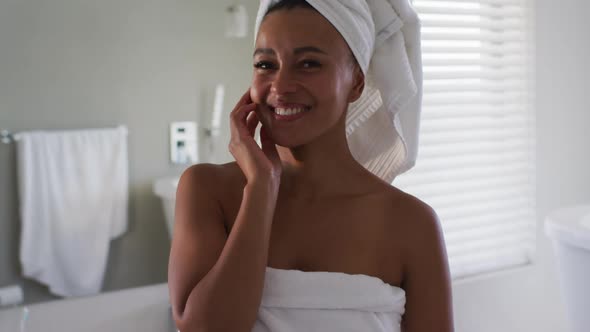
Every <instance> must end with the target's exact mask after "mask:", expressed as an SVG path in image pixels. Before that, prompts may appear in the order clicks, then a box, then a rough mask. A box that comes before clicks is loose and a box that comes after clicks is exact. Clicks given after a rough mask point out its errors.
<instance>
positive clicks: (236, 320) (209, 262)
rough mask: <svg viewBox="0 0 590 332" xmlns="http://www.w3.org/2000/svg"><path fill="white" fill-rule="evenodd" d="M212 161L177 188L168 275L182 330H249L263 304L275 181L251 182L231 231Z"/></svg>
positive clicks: (188, 174)
mask: <svg viewBox="0 0 590 332" xmlns="http://www.w3.org/2000/svg"><path fill="white" fill-rule="evenodd" d="M212 167H215V166H212V165H206V164H200V165H195V166H193V167H191V168H190V169H188V170H187V171H185V172H184V173H183V175H182V177H181V179H180V182H179V186H178V190H177V203H176V218H175V225H174V234H173V241H172V249H171V253H170V261H169V268H168V277H169V278H168V281H169V289H170V300H171V303H172V308H173V316H174V320H175V322H176V325H177V327H178V328H179V329H180V330H181V331H182V332H191V331H232V332H233V331H250V330H251V329H252V326H253V325H254V322H255V320H256V316H257V313H258V308H259V306H260V301H261V296H262V287H263V284H264V273H265V268H266V265H267V258H268V246H269V240H270V230H271V223H272V218H273V215H274V208H275V204H276V197H277V192H276V189H275V188H276V187H277V186H275V185H272V184H269V183H266V182H265V181H260V182H253V183H250V184H247V185H246V186H245V188H244V194H243V199H242V204H241V206H240V210H239V213H238V215H237V218H236V221H235V223H234V226H233V229H232V231H231V233H230V234H229V236H226V231H225V228H224V223H223V215H222V213H221V207H220V205H219V202H218V201H217V199H216V198H215V197H214V195H213V194H212V193H213V192H214V191H215V190H214V189H213V188H215V186H218V185H219V183H216V181H215V179H216V177H215V174H214V169H213V168H212Z"/></svg>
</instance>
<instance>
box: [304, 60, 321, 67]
mask: <svg viewBox="0 0 590 332" xmlns="http://www.w3.org/2000/svg"><path fill="white" fill-rule="evenodd" d="M301 63H302V64H303V67H304V68H315V67H320V66H321V64H320V63H319V62H317V61H313V60H304V61H302V62H301Z"/></svg>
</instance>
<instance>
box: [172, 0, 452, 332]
mask: <svg viewBox="0 0 590 332" xmlns="http://www.w3.org/2000/svg"><path fill="white" fill-rule="evenodd" d="M318 1H322V0H314V1H311V0H310V1H309V3H308V2H306V1H303V0H283V1H274V3H273V4H272V5H271V4H269V1H262V5H261V13H262V14H263V15H262V16H260V17H263V20H261V21H259V23H260V22H261V23H260V24H259V26H258V34H257V38H256V45H255V52H254V72H253V79H252V84H251V87H250V88H249V89H248V91H246V93H245V94H244V95H243V96H242V98H241V99H240V101H239V102H238V103H237V105H236V106H235V108H234V110H233V111H232V112H231V116H230V125H231V141H230V144H229V150H230V152H231V153H232V155H233V156H234V158H235V159H236V162H233V163H228V164H224V165H211V164H199V165H194V166H193V167H191V168H189V169H188V170H186V171H185V172H184V173H183V175H182V177H181V180H180V183H179V186H178V191H177V205H176V220H175V226H174V236H173V239H174V240H173V243H172V250H171V254H170V264H169V288H170V300H171V303H172V307H173V316H174V319H175V322H176V324H177V326H178V327H179V329H180V331H182V332H190V331H345V330H346V331H404V332H427V331H428V332H430V331H438V332H449V331H452V330H453V320H452V303H451V288H450V277H449V271H448V266H447V257H446V251H445V247H444V240H443V236H442V232H441V230H440V226H439V221H438V219H437V216H436V214H435V212H434V211H433V210H432V209H431V208H430V207H429V206H428V205H426V204H425V203H423V202H421V201H420V200H419V199H417V198H415V197H413V196H411V195H409V194H406V193H404V192H402V191H401V190H398V189H396V188H395V187H393V186H392V185H391V184H390V183H389V182H388V181H384V180H383V179H382V178H380V177H379V176H376V175H375V174H373V173H372V172H371V171H369V170H368V169H367V168H365V167H364V166H363V165H361V164H360V163H359V162H358V161H357V160H356V159H355V156H354V155H353V153H352V152H351V148H350V146H349V142H347V134H346V130H347V125H346V122H347V121H346V118H347V109H348V108H349V104H352V103H355V102H357V101H358V100H359V98H360V97H361V95H363V91H364V90H365V89H366V77H365V72H367V66H368V61H367V59H366V58H361V57H360V56H357V54H354V53H355V51H356V48H354V49H351V47H350V46H351V43H347V40H345V39H344V38H343V34H342V30H340V31H339V30H338V29H337V28H336V27H335V26H334V25H332V24H331V23H330V21H329V20H327V19H326V17H325V16H324V15H322V13H320V12H319V11H318V10H317V8H319V7H318V6H319V5H318V3H319V2H318ZM376 1H383V2H385V0H374V1H368V2H367V3H369V4H370V3H371V2H376ZM404 1H405V0H404ZM271 2H272V1H271ZM312 2H313V3H314V4H316V5H315V7H314V6H312V5H310V3H312ZM336 2H341V3H343V4H344V3H346V2H347V1H346V0H338V1H336V0H333V1H332V4H334V3H336ZM361 2H362V3H363V5H362V7H359V8H360V9H359V10H364V12H365V14H370V12H369V11H368V9H369V7H367V6H368V5H367V4H366V3H364V1H359V0H349V1H348V5H349V7H350V6H356V5H358V4H359V3H361ZM265 3H266V5H265ZM326 3H328V2H325V1H324V4H326ZM265 6H266V7H265ZM342 6H344V5H342ZM349 7H347V9H343V10H349V9H348V8H349ZM343 8H344V7H343ZM371 9H374V8H371ZM355 10H356V9H355ZM375 12H376V11H373V13H375ZM353 13H354V12H353ZM259 15H260V14H259ZM365 16H366V15H365ZM371 24H373V23H371ZM367 26H368V27H371V25H367ZM356 53H358V52H356ZM361 62H362V66H361V65H360V64H359V63H361ZM382 94H383V92H382ZM384 98H385V97H384ZM287 112H288V113H293V114H291V115H284V114H285V113H287ZM259 123H260V124H261V129H260V138H261V145H262V146H261V147H259V146H258V144H257V143H256V141H255V140H254V139H253V137H254V133H255V130H256V127H257V126H258V124H259ZM375 139H378V138H375ZM365 287H366V288H365ZM372 292H375V293H372ZM314 295H317V296H316V297H314ZM382 295H383V296H382ZM357 299H358V301H357ZM377 299H378V300H377ZM339 301H340V302H339ZM363 301H365V302H364V304H359V303H357V302H363ZM374 301H385V302H381V303H377V302H374ZM357 305H358V307H357ZM396 306H398V307H396ZM325 309H331V310H325Z"/></svg>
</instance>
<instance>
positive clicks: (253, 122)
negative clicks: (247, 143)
mask: <svg viewBox="0 0 590 332" xmlns="http://www.w3.org/2000/svg"><path fill="white" fill-rule="evenodd" d="M246 126H247V127H248V132H249V133H250V136H252V137H254V133H255V132H256V127H257V126H258V115H257V114H256V112H250V114H248V117H247V118H246Z"/></svg>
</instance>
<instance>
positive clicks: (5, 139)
mask: <svg viewBox="0 0 590 332" xmlns="http://www.w3.org/2000/svg"><path fill="white" fill-rule="evenodd" d="M0 141H1V142H2V143H4V144H10V143H11V142H14V141H18V139H17V138H16V137H15V136H14V134H12V133H11V132H10V131H8V130H6V129H1V130H0Z"/></svg>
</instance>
